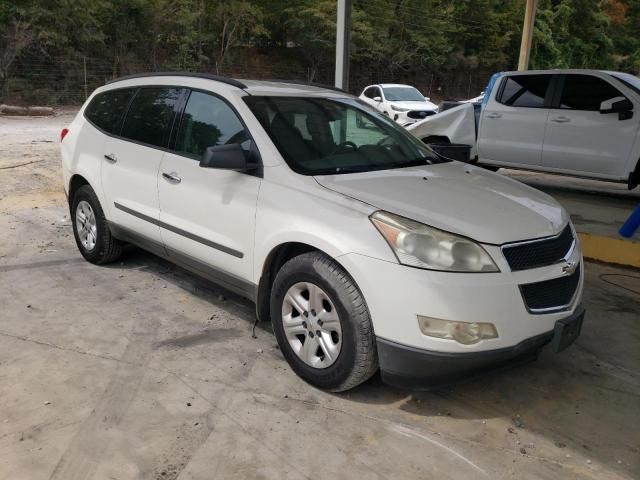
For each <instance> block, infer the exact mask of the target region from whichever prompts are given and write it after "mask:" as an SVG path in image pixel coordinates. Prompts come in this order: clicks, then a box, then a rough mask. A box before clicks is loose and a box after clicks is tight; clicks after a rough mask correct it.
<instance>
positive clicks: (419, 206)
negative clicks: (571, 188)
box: [315, 162, 569, 245]
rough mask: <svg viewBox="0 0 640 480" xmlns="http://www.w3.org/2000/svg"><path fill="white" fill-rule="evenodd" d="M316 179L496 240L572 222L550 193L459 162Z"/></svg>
mask: <svg viewBox="0 0 640 480" xmlns="http://www.w3.org/2000/svg"><path fill="white" fill-rule="evenodd" d="M315 179H316V180H317V181H318V183H320V185H322V186H324V187H326V188H328V189H330V190H333V191H335V192H339V193H342V194H344V195H347V196H349V197H352V198H355V199H357V200H360V201H362V202H366V203H368V204H370V205H372V206H373V207H374V208H376V209H380V210H386V211H388V212H391V213H395V214H397V215H402V216H404V217H407V218H410V219H412V220H416V221H418V222H422V223H425V224H427V225H430V226H433V227H436V228H439V229H441V230H446V231H448V232H451V233H456V234H458V235H463V236H466V237H470V238H472V239H474V240H476V241H478V242H482V243H489V244H494V245H500V244H503V243H507V242H515V241H520V240H529V239H534V238H540V237H545V236H550V235H556V234H558V233H559V232H560V231H561V230H562V228H563V227H564V226H565V225H566V224H567V222H568V221H569V217H568V216H567V213H566V212H565V210H564V209H563V208H562V207H561V206H560V205H559V204H558V203H557V202H556V201H555V200H554V199H553V198H551V197H550V196H548V195H546V194H544V193H542V192H540V191H538V190H536V189H534V188H531V187H529V186H527V185H524V184H522V183H520V182H518V181H516V180H513V179H510V178H507V177H504V176H502V175H499V174H496V173H492V172H489V171H488V170H485V169H483V168H480V167H475V166H472V165H468V164H464V163H459V162H451V163H441V164H435V165H426V166H420V167H412V168H401V169H395V170H378V171H373V172H363V173H352V174H343V175H323V176H318V177H315Z"/></svg>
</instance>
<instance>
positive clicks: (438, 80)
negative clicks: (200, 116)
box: [0, 51, 493, 106]
mask: <svg viewBox="0 0 640 480" xmlns="http://www.w3.org/2000/svg"><path fill="white" fill-rule="evenodd" d="M328 58H331V57H328ZM235 59H236V60H234V61H233V62H229V63H226V64H224V65H223V66H222V67H221V68H216V66H215V65H206V64H199V65H184V64H183V65H154V64H152V63H140V62H130V61H128V62H123V61H121V62H117V63H116V62H114V63H109V62H106V61H104V60H102V59H95V58H90V57H78V58H44V57H31V58H24V59H20V60H19V61H17V62H16V63H15V65H14V67H13V69H12V72H11V74H10V75H9V76H8V78H7V79H6V82H5V84H4V85H3V86H2V89H1V90H0V92H2V95H0V102H4V103H8V104H15V105H41V106H61V105H80V104H82V103H83V102H84V101H85V99H86V98H87V97H88V96H89V95H90V94H91V92H92V91H93V90H94V89H96V88H97V87H99V86H101V85H104V84H105V83H106V82H108V81H110V80H113V79H114V78H117V77H120V76H123V75H130V74H136V73H147V72H154V71H191V72H205V73H214V74H216V73H219V74H221V75H225V76H230V77H235V78H253V79H262V80H267V79H279V80H302V81H311V80H312V81H314V82H318V83H324V84H328V85H331V84H333V78H334V69H333V65H332V64H329V63H325V64H321V65H319V66H315V67H314V68H310V67H308V66H305V65H303V64H301V62H300V61H298V60H296V55H295V52H290V51H289V52H286V56H284V55H278V54H277V52H276V53H275V54H272V55H270V56H265V55H260V54H258V53H256V52H251V51H246V52H241V53H240V54H236V55H235ZM242 59H244V61H242ZM491 73H493V72H491V71H480V70H464V69H452V70H438V71H436V70H433V71H432V70H429V69H421V70H420V71H413V72H390V71H388V70H385V69H372V68H371V67H370V66H369V65H358V64H354V65H352V66H351V82H350V85H349V90H350V91H351V93H354V94H356V95H358V94H359V93H360V92H361V91H362V89H363V88H364V87H365V86H367V85H370V84H375V83H406V84H410V85H414V86H415V87H417V88H418V89H419V90H420V91H421V92H422V93H423V94H424V95H425V96H427V97H431V98H432V100H433V101H435V102H439V101H442V100H450V99H467V98H471V97H475V96H477V95H479V94H480V92H481V91H482V90H483V89H484V87H485V85H486V83H487V80H488V78H489V76H490V75H491Z"/></svg>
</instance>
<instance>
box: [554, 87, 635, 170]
mask: <svg viewBox="0 0 640 480" xmlns="http://www.w3.org/2000/svg"><path fill="white" fill-rule="evenodd" d="M616 97H624V95H623V94H622V93H621V92H620V91H619V90H618V89H617V88H616V87H615V86H613V85H612V84H610V83H609V82H608V81H606V80H605V79H603V78H600V77H596V76H594V75H583V74H572V75H566V76H565V77H564V85H563V87H562V94H561V95H560V100H559V104H558V105H556V107H557V108H553V109H552V110H551V111H550V114H549V120H548V122H547V132H546V134H545V139H544V148H543V153H542V165H543V166H544V167H546V168H548V169H549V170H551V169H560V170H563V171H571V172H576V173H579V174H584V175H589V174H596V175H602V176H610V177H614V178H617V179H626V178H627V176H628V175H629V171H628V170H629V168H628V158H629V155H630V152H631V148H632V146H633V141H634V139H635V136H636V132H637V130H638V126H639V125H640V112H634V115H633V117H632V118H628V119H622V120H621V119H620V117H619V116H618V114H617V113H607V114H602V113H600V104H601V103H602V102H603V101H605V100H610V99H612V98H616Z"/></svg>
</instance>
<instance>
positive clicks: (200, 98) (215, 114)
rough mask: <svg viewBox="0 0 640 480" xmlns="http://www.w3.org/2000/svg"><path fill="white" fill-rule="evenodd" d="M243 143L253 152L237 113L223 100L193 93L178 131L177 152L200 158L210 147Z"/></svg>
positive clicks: (245, 147)
mask: <svg viewBox="0 0 640 480" xmlns="http://www.w3.org/2000/svg"><path fill="white" fill-rule="evenodd" d="M231 143H239V144H241V145H242V146H243V148H244V149H245V150H247V151H248V150H249V147H250V144H249V135H248V134H247V131H246V130H245V128H244V126H243V125H242V123H241V122H240V120H239V119H238V117H237V115H236V114H235V112H234V111H233V110H232V109H231V107H230V106H229V105H227V104H226V103H225V102H224V101H223V100H221V99H220V98H218V97H216V96H214V95H209V94H206V93H201V92H191V95H190V96H189V101H188V102H187V106H186V108H185V110H184V115H183V116H182V121H181V122H180V130H179V131H178V137H177V143H176V151H178V152H181V153H187V154H190V155H192V156H194V157H197V158H200V157H201V156H202V155H203V154H204V151H205V150H206V149H207V147H213V146H216V145H227V144H231Z"/></svg>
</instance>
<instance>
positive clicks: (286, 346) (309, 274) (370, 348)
mask: <svg viewBox="0 0 640 480" xmlns="http://www.w3.org/2000/svg"><path fill="white" fill-rule="evenodd" d="M271 321H272V323H273V329H274V331H275V334H276V338H277V340H278V345H279V346H280V350H281V351H282V353H283V355H284V357H285V359H286V360H287V362H288V363H289V365H290V366H291V368H292V369H293V370H294V371H295V372H296V373H297V374H298V375H299V376H300V377H302V378H303V379H304V380H305V381H307V382H308V383H310V384H311V385H313V386H315V387H318V388H321V389H323V390H329V391H332V392H341V391H344V390H349V389H350V388H353V387H355V386H356V385H359V384H361V383H362V382H364V381H365V380H367V379H369V378H370V377H371V376H372V375H373V374H374V373H375V372H376V371H377V369H378V358H377V352H376V344H375V335H374V333H373V327H372V325H371V319H370V317H369V311H368V309H367V305H366V303H365V301H364V298H363V297H362V294H361V293H360V290H359V289H358V287H357V285H356V284H355V282H354V281H353V279H352V278H351V277H350V276H349V274H348V273H347V272H345V270H344V269H343V268H342V267H341V266H340V265H338V264H337V263H336V262H335V261H334V260H332V259H331V258H329V257H327V256H326V255H324V254H322V253H320V252H309V253H305V254H302V255H300V256H297V257H294V258H292V259H291V260H289V261H288V262H287V263H285V264H284V265H283V266H282V268H281V269H280V271H279V272H278V274H277V275H276V278H275V280H274V283H273V288H272V290H271Z"/></svg>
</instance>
